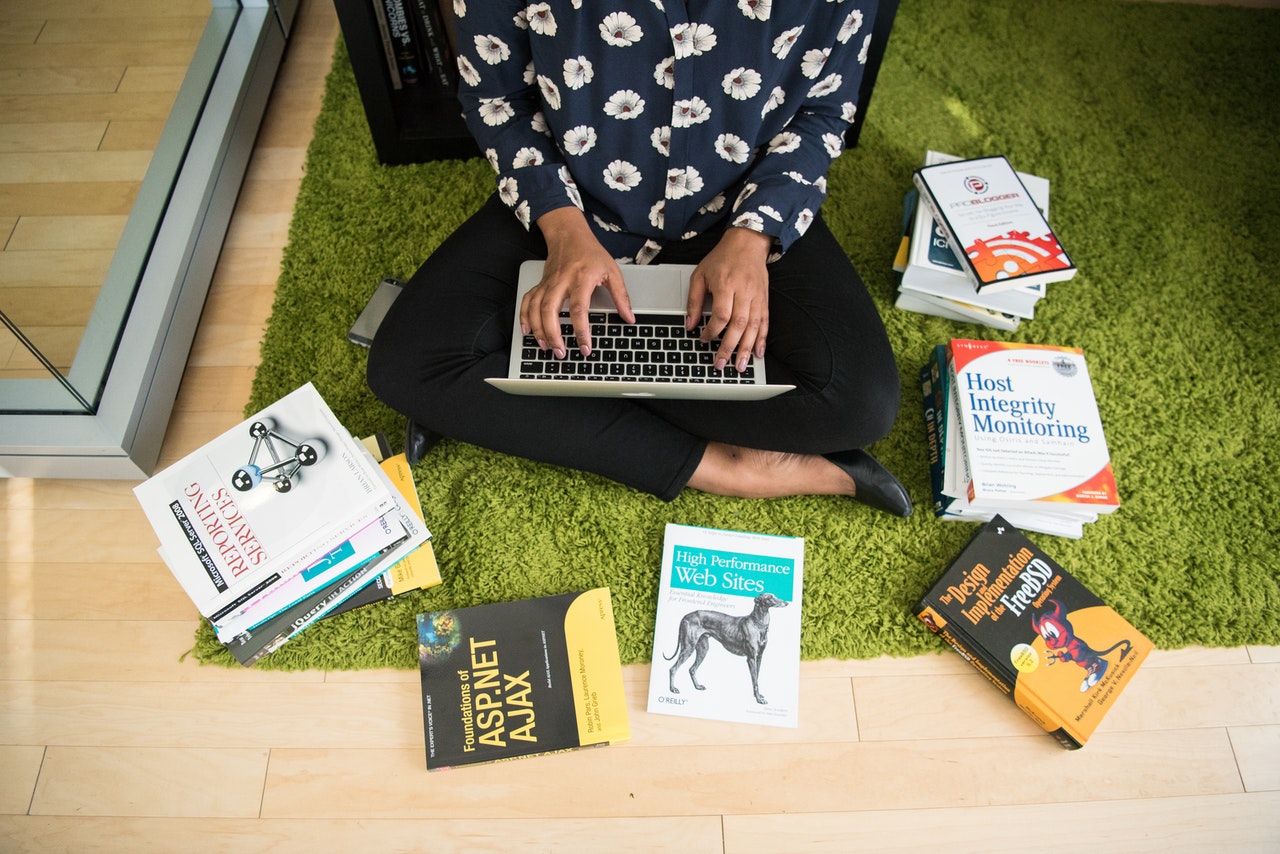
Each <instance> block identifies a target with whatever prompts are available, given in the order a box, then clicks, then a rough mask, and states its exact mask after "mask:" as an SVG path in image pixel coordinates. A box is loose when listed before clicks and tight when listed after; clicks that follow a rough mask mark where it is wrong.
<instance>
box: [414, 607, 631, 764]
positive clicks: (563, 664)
mask: <svg viewBox="0 0 1280 854" xmlns="http://www.w3.org/2000/svg"><path fill="white" fill-rule="evenodd" d="M418 662H419V670H420V674H421V680H422V715H423V726H424V728H425V733H426V753H427V769H428V770H430V771H439V770H442V769H445V768H453V767H458V766H462V765H476V764H482V763H488V762H498V761H504V760H508V759H517V758H520V757H527V756H535V755H539V754H546V753H558V752H562V751H567V750H576V749H579V748H585V747H603V746H605V745H608V744H614V743H618V742H624V741H627V740H629V739H630V737H631V724H630V721H629V719H628V714H627V701H626V696H625V694H624V692H623V685H622V664H621V661H620V659H619V656H618V637H617V631H616V628H615V626H614V619H613V602H612V599H611V598H610V594H609V589H608V588H607V587H602V588H596V589H594V590H586V591H581V592H574V593H563V594H559V595H553V596H543V597H538V598H533V599H521V600H517V601H510V602H496V603H493V604H489V605H477V606H473V607H469V608H455V609H452V610H448V611H436V612H432V613H428V614H419V615H418Z"/></svg>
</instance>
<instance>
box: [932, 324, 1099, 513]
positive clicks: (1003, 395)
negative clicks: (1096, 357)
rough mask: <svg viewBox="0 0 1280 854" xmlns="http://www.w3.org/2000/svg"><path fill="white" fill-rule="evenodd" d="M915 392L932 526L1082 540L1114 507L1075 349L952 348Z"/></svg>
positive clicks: (964, 342) (938, 351) (938, 355)
mask: <svg viewBox="0 0 1280 854" xmlns="http://www.w3.org/2000/svg"><path fill="white" fill-rule="evenodd" d="M920 385H921V393H922V403H923V407H924V422H925V433H926V439H927V444H928V451H929V469H930V476H931V481H932V491H933V509H934V515H935V516H937V517H938V518H940V519H944V520H952V521H987V520H990V519H991V518H993V517H994V516H995V515H996V514H997V513H998V514H999V515H1001V516H1003V517H1004V518H1005V519H1007V520H1008V521H1009V522H1010V523H1012V524H1013V525H1015V526H1017V527H1018V528H1021V529H1024V530H1030V531H1039V532H1041V533H1047V534H1056V535H1058V536H1065V537H1073V538H1079V537H1080V536H1082V535H1083V530H1084V525H1085V524H1086V523H1088V522H1093V521H1096V520H1097V518H1098V515H1099V514H1100V513H1110V512H1112V511H1114V510H1115V509H1116V508H1118V507H1119V506H1120V497H1119V494H1118V492H1117V490H1116V481H1115V475H1114V473H1113V471H1112V466H1111V457H1110V454H1109V452H1108V450H1107V442H1106V439H1105V437H1104V436H1103V432H1102V420H1101V417H1100V416H1099V413H1098V405H1097V401H1096V399H1095V398H1094V394H1093V386H1092V384H1091V382H1090V379H1089V372H1088V369H1087V368H1086V366H1085V360H1084V354H1083V353H1082V352H1081V351H1080V350H1079V349H1076V348H1071V347H1054V346H1046V345H1038V344H1014V343H1002V342H993V341H973V340H968V339H953V340H952V341H951V342H950V343H949V344H946V345H939V346H937V347H935V348H934V352H933V356H932V359H931V360H930V362H929V363H928V364H926V365H924V366H923V367H922V368H921V369H920Z"/></svg>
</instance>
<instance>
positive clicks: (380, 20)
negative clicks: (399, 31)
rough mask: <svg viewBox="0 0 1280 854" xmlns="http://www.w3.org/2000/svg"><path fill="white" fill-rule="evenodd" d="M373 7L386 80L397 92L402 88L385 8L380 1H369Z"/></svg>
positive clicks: (394, 46) (402, 82)
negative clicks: (384, 62)
mask: <svg viewBox="0 0 1280 854" xmlns="http://www.w3.org/2000/svg"><path fill="white" fill-rule="evenodd" d="M369 2H370V3H371V4H372V6H373V20H374V24H375V26H376V27H377V29H378V43H379V44H381V45H382V54H383V57H384V58H385V59H386V61H387V79H388V80H390V81H391V88H392V89H395V90H397V91H399V90H400V89H403V88H404V81H403V80H402V79H400V61H399V57H398V52H397V50H396V45H395V42H394V41H392V39H391V24H390V23H389V22H388V21H387V7H386V6H384V5H383V4H382V0H369Z"/></svg>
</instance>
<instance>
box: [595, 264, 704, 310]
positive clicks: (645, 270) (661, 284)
mask: <svg viewBox="0 0 1280 854" xmlns="http://www.w3.org/2000/svg"><path fill="white" fill-rule="evenodd" d="M684 282H685V278H684V277H683V276H681V274H680V272H679V271H676V270H671V269H668V268H664V267H662V266H656V267H643V266H636V267H628V268H627V296H629V297H630V298H631V309H632V311H665V312H669V311H683V310H684V305H685V300H686V299H687V296H688V295H687V293H686V291H685V287H686V286H685V284H684ZM591 307H592V308H593V309H596V310H603V311H612V310H613V309H614V304H613V297H612V296H610V295H609V292H608V291H607V290H605V289H604V288H596V289H595V291H594V293H592V295H591Z"/></svg>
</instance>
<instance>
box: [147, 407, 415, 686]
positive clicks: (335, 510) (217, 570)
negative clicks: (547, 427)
mask: <svg viewBox="0 0 1280 854" xmlns="http://www.w3.org/2000/svg"><path fill="white" fill-rule="evenodd" d="M388 472H390V473H391V474H393V475H395V479H394V480H393V479H392V476H391V475H389V474H388ZM407 474H408V467H407V466H406V465H404V459H403V455H400V456H399V457H398V458H388V459H385V460H383V462H382V463H381V464H380V463H379V462H378V461H377V460H376V459H375V458H374V455H373V454H372V453H371V452H370V451H369V448H368V447H367V446H366V445H365V444H364V443H362V442H359V441H357V440H356V439H355V438H354V437H353V436H352V435H351V434H350V433H349V432H348V431H347V430H346V429H345V428H343V427H342V425H341V424H339V423H338V420H337V419H336V418H335V417H334V415H333V412H332V411H331V410H330V409H329V407H328V405H327V404H326V403H325V402H324V400H323V399H322V398H321V397H320V395H319V393H318V392H317V391H316V389H315V388H314V387H313V386H312V385H311V384H310V383H307V384H306V385H304V386H302V387H301V388H299V389H297V390H296V391H294V392H292V393H290V394H289V395H286V396H285V397H283V398H281V399H280V400H278V401H276V402H275V403H273V404H271V405H270V406H268V407H266V408H265V409H264V410H262V411H261V412H259V413H257V414H255V415H254V416H253V417H252V418H249V419H247V420H246V421H244V422H242V423H241V424H240V425H238V426H236V427H233V428H232V429H230V430H228V431H226V432H225V433H223V434H222V435H221V436H218V437H217V438H216V439H214V440H212V441H211V442H209V443H207V444H206V445H204V446H202V447H201V448H199V449H197V450H196V451H194V452H192V453H191V454H189V455H187V456H186V457H184V458H182V459H181V460H179V461H178V462H176V463H174V464H173V465H171V466H169V467H168V468H166V469H164V470H163V471H161V472H159V473H158V474H156V475H155V476H153V477H151V478H149V479H148V480H146V481H144V482H143V483H141V484H139V485H138V486H137V487H135V489H134V495H135V496H136V497H137V500H138V502H139V504H141V506H142V509H143V511H144V512H145V513H146V515H147V520H148V521H149V522H150V523H151V526H152V528H154V529H155V532H156V535H157V537H158V538H159V540H160V548H159V551H160V555H161V557H162V558H163V559H164V562H165V564H166V565H167V566H168V567H169V570H170V571H171V572H172V573H173V575H174V577H175V578H176V579H177V580H178V582H179V583H180V584H181V585H182V587H183V590H184V591H186V593H187V595H188V596H189V597H190V598H191V601H192V602H193V603H194V604H195V605H196V607H197V609H198V610H199V611H200V613H201V614H202V615H203V616H204V617H205V618H207V619H208V620H209V621H210V623H211V624H212V625H213V628H214V631H215V632H216V633H217V636H218V639H219V640H220V641H221V642H222V643H223V644H224V645H226V646H227V648H228V649H229V650H230V651H231V652H232V654H233V655H234V656H235V657H236V659H237V660H238V661H239V662H240V663H241V664H244V665H246V666H248V665H251V664H253V663H254V662H255V661H257V660H258V659H259V658H261V657H262V656H263V655H266V654H268V653H270V652H272V651H274V650H276V649H278V648H279V647H280V646H281V645H283V644H284V643H285V642H287V641H288V640H289V639H290V638H292V637H294V636H296V635H297V634H298V632H300V631H302V630H303V629H305V628H306V627H307V626H309V625H311V624H312V623H314V622H315V621H316V620H319V619H321V618H323V617H325V616H328V615H330V614H332V613H334V612H336V611H337V610H339V609H341V608H344V607H345V608H349V607H353V606H354V605H355V604H356V603H361V602H370V601H376V600H377V599H380V598H386V596H387V595H388V586H390V589H391V591H394V589H395V582H396V580H397V578H401V577H402V576H404V575H405V574H406V568H407V571H408V572H412V573H413V574H414V576H415V579H414V581H413V582H405V581H404V580H403V579H402V580H401V589H404V586H405V584H406V583H416V584H418V585H420V586H428V585H429V584H431V583H439V573H438V571H437V570H436V567H435V561H434V558H433V557H431V555H430V542H429V541H430V537H431V534H430V532H429V531H428V530H427V527H426V525H425V524H424V523H423V519H422V509H421V507H420V505H419V504H418V502H417V494H416V491H414V489H413V484H412V480H411V479H409V478H408V476H407ZM407 558H411V560H410V561H409V562H408V563H406V564H402V561H404V560H405V559H407ZM389 572H390V575H388V573H389ZM431 576H434V579H432V577H431Z"/></svg>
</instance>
